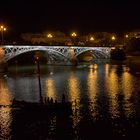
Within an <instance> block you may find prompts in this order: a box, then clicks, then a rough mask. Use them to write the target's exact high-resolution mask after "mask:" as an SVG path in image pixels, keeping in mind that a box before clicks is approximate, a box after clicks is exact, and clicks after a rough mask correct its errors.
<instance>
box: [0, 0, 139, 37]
mask: <svg viewBox="0 0 140 140" xmlns="http://www.w3.org/2000/svg"><path fill="white" fill-rule="evenodd" d="M0 22H1V23H4V24H6V26H8V28H9V32H10V33H11V34H13V35H15V34H20V33H22V32H42V31H45V30H60V31H64V32H66V33H68V32H70V31H71V30H77V31H78V32H80V33H87V32H95V31H110V32H122V31H129V30H133V29H139V28H140V4H139V3H138V2H135V1H134V0H133V1H132V2H130V1H127V0H120V1H119V0H118V1H109V0H3V2H1V5H0Z"/></svg>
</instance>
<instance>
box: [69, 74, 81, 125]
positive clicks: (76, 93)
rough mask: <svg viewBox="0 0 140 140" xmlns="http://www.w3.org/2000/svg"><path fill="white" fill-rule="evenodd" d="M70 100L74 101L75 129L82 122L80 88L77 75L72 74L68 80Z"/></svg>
mask: <svg viewBox="0 0 140 140" xmlns="http://www.w3.org/2000/svg"><path fill="white" fill-rule="evenodd" d="M68 91H69V100H70V101H72V111H73V127H75V126H76V125H77V124H78V122H79V121H80V103H79V101H80V99H79V98H80V88H79V81H78V79H77V77H76V75H75V73H73V72H71V74H70V77H69V79H68Z"/></svg>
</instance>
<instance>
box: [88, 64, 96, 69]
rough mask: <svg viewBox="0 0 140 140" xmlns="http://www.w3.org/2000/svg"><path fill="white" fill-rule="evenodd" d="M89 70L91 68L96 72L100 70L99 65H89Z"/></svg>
mask: <svg viewBox="0 0 140 140" xmlns="http://www.w3.org/2000/svg"><path fill="white" fill-rule="evenodd" d="M89 68H90V69H95V70H96V69H97V68H98V65H97V64H90V65H89Z"/></svg>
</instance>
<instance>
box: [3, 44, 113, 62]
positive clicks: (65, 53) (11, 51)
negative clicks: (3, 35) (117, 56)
mask: <svg viewBox="0 0 140 140" xmlns="http://www.w3.org/2000/svg"><path fill="white" fill-rule="evenodd" d="M1 48H3V50H4V52H5V56H4V57H5V60H6V61H8V60H10V59H12V58H14V57H15V56H17V55H20V54H23V53H26V52H30V51H47V52H48V54H49V55H52V54H56V55H58V56H60V57H64V58H65V59H67V60H69V59H70V49H71V48H73V51H74V57H78V56H79V55H80V54H82V53H84V52H86V51H93V52H98V53H99V54H101V55H102V56H105V58H109V57H110V50H111V48H110V47H83V46H82V47H79V46H27V45H26V46H23V45H22V46H18V45H5V46H2V47H1ZM93 55H95V54H94V53H93Z"/></svg>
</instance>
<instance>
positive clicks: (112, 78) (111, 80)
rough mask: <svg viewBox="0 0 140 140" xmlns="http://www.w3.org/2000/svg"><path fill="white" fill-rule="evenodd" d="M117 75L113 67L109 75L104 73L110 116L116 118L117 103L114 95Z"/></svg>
mask: <svg viewBox="0 0 140 140" xmlns="http://www.w3.org/2000/svg"><path fill="white" fill-rule="evenodd" d="M106 71H108V66H106ZM118 84H119V83H118V77H117V75H116V73H115V69H112V71H111V72H110V75H108V74H107V73H106V87H107V91H108V93H109V95H108V96H109V102H110V103H109V110H110V113H111V117H112V118H116V117H117V116H118V114H119V110H118V109H119V105H118V101H117V100H116V97H117V95H118V91H119V87H118Z"/></svg>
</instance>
